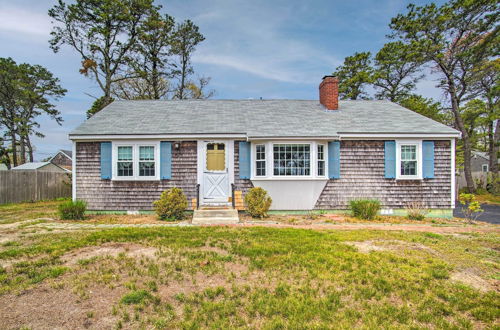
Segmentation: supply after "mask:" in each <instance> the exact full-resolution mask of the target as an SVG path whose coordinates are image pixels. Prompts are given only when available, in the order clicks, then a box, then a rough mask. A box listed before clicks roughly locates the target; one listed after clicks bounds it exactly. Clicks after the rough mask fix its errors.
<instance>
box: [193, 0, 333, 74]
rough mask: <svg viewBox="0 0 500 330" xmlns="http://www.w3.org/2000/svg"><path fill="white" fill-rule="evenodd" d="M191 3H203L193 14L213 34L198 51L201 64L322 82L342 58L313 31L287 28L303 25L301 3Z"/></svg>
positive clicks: (208, 34) (206, 32)
mask: <svg viewBox="0 0 500 330" xmlns="http://www.w3.org/2000/svg"><path fill="white" fill-rule="evenodd" d="M191 8H203V10H200V11H196V10H195V12H192V13H189V14H188V16H191V17H192V19H193V21H194V22H195V23H196V24H198V25H199V26H200V30H201V31H202V33H203V34H204V35H205V37H206V39H207V41H205V42H203V43H202V44H201V45H200V47H199V49H198V50H197V51H196V53H195V56H194V58H193V61H194V62H195V63H203V64H210V65H217V66H224V67H228V68H231V69H235V70H238V71H242V72H246V73H249V74H252V75H255V76H257V77H260V78H265V79H271V80H275V81H281V82H292V83H296V82H300V83H317V82H318V81H319V79H320V78H321V76H322V75H324V74H327V73H329V72H331V71H332V70H333V68H334V67H335V66H336V65H338V64H339V63H340V61H339V60H338V59H337V58H335V57H334V56H333V55H331V54H330V53H328V52H327V51H325V50H324V49H322V47H323V46H324V45H318V44H313V43H311V42H310V41H309V40H308V38H307V36H300V37H297V36H294V37H291V36H292V35H293V33H290V31H288V30H287V29H289V27H290V26H297V25H298V24H300V15H301V10H300V9H298V8H295V9H291V8H288V6H283V7H281V6H280V5H279V4H278V5H276V4H275V3H273V4H270V3H268V2H264V1H262V2H260V1H256V2H254V1H251V2H248V1H226V0H215V1H209V2H203V6H196V5H195V6H193V7H191ZM183 9H184V10H185V8H183ZM306 9H307V8H306ZM295 22H296V23H295Z"/></svg>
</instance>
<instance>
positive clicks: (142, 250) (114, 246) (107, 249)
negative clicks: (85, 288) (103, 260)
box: [61, 243, 158, 265]
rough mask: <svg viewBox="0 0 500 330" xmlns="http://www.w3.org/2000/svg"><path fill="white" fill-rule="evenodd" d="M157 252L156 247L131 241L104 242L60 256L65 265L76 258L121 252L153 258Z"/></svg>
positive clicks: (134, 256)
mask: <svg viewBox="0 0 500 330" xmlns="http://www.w3.org/2000/svg"><path fill="white" fill-rule="evenodd" d="M157 252H158V249H157V248H153V247H149V246H143V245H139V244H131V243H106V244H103V245H100V246H89V247H85V248H82V249H78V250H75V251H71V252H70V253H67V254H65V255H64V256H62V257H61V260H62V261H63V262H64V263H65V265H74V264H76V263H78V260H82V259H90V258H93V257H104V256H111V257H116V256H118V255H119V254H121V253H123V254H125V255H127V256H128V257H133V258H140V257H148V258H154V257H155V256H156V254H157Z"/></svg>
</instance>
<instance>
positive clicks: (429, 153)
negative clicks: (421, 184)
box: [422, 141, 434, 179]
mask: <svg viewBox="0 0 500 330" xmlns="http://www.w3.org/2000/svg"><path fill="white" fill-rule="evenodd" d="M422 160H423V162H424V164H423V176H424V179H433V178H434V141H424V142H422Z"/></svg>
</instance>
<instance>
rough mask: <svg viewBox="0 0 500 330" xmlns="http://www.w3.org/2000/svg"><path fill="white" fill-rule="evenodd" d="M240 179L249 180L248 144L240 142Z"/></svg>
mask: <svg viewBox="0 0 500 330" xmlns="http://www.w3.org/2000/svg"><path fill="white" fill-rule="evenodd" d="M239 165H240V179H250V142H240V151H239Z"/></svg>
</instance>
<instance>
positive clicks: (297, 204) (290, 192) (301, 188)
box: [252, 179, 327, 210]
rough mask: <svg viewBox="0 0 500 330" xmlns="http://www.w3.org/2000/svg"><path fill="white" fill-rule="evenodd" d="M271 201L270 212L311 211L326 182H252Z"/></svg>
mask: <svg viewBox="0 0 500 330" xmlns="http://www.w3.org/2000/svg"><path fill="white" fill-rule="evenodd" d="M252 182H253V184H254V186H255V187H262V188H264V189H265V190H267V193H268V194H269V196H271V198H272V199H273V203H272V205H271V210H312V209H313V208H314V205H316V201H317V200H318V198H319V196H320V195H321V192H322V191H323V188H325V185H326V182H327V180H326V179H325V180H252Z"/></svg>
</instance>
